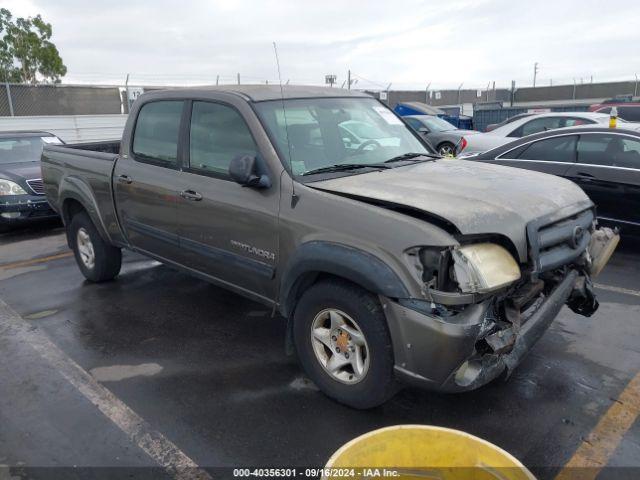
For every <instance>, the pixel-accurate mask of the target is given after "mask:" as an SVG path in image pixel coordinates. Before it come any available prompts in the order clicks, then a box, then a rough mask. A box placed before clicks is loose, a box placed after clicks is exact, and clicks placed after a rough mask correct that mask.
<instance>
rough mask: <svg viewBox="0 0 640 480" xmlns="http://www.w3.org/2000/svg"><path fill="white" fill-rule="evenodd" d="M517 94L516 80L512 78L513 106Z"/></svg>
mask: <svg viewBox="0 0 640 480" xmlns="http://www.w3.org/2000/svg"><path fill="white" fill-rule="evenodd" d="M515 96H516V81H515V80H511V106H512V107H513V102H514V100H515Z"/></svg>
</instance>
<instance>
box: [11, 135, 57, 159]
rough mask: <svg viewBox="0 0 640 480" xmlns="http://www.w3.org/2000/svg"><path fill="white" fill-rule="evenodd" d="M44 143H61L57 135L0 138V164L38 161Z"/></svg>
mask: <svg viewBox="0 0 640 480" xmlns="http://www.w3.org/2000/svg"><path fill="white" fill-rule="evenodd" d="M45 143H61V142H60V140H59V139H58V138H57V137H13V138H0V164H5V163H26V162H38V161H40V156H41V155H42V147H43V145H44V144H45Z"/></svg>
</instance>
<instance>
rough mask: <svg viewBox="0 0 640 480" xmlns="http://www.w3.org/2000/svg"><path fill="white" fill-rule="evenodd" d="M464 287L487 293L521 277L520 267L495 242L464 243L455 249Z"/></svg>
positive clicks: (458, 276) (456, 267)
mask: <svg viewBox="0 0 640 480" xmlns="http://www.w3.org/2000/svg"><path fill="white" fill-rule="evenodd" d="M451 255H452V257H453V260H454V263H453V268H454V273H455V277H456V281H457V282H458V286H459V287H460V290H462V291H463V292H465V293H486V292H491V291H494V290H498V289H500V288H502V287H505V286H507V285H509V284H511V283H513V282H515V281H516V280H519V279H520V267H518V264H517V263H516V261H515V260H514V258H513V257H512V256H511V254H510V253H509V252H508V251H507V250H506V249H505V248H503V247H501V246H500V245H497V244H495V243H476V244H471V245H462V246H460V247H457V248H454V249H453V250H452V252H451Z"/></svg>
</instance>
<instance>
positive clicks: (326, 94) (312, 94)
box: [144, 85, 372, 102]
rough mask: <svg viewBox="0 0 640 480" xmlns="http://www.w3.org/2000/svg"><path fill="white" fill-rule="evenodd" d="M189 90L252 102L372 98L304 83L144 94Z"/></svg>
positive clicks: (204, 88)
mask: <svg viewBox="0 0 640 480" xmlns="http://www.w3.org/2000/svg"><path fill="white" fill-rule="evenodd" d="M176 90H178V91H181V92H189V93H190V94H193V95H195V96H203V97H206V96H207V94H211V93H217V92H223V93H230V94H233V95H237V96H239V97H242V98H244V99H245V100H249V101H252V102H263V101H268V100H280V99H282V98H285V99H300V98H336V97H360V98H372V97H371V95H369V94H368V93H365V92H361V91H357V90H345V89H343V88H330V87H315V86H304V85H282V87H281V86H280V85H221V86H211V87H186V88H179V89H171V90H154V91H152V92H150V93H149V94H145V95H144V96H146V95H153V96H154V97H162V96H164V95H167V96H170V95H172V94H173V93H175V92H176Z"/></svg>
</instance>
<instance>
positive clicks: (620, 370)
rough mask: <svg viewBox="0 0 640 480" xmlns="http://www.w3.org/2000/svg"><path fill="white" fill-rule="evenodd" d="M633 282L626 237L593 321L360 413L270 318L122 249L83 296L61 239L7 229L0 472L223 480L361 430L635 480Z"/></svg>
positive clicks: (639, 447) (322, 450)
mask: <svg viewBox="0 0 640 480" xmlns="http://www.w3.org/2000/svg"><path fill="white" fill-rule="evenodd" d="M639 269H640V248H639V247H638V246H637V245H636V244H634V242H631V241H624V240H623V245H622V247H621V248H620V249H619V251H618V252H617V253H616V254H615V256H614V258H613V259H612V261H611V263H610V264H609V266H608V267H607V269H606V270H605V271H604V273H603V274H602V275H601V276H600V277H599V278H598V279H597V293H598V296H599V299H600V303H601V306H600V310H599V311H598V312H597V313H596V314H595V315H594V316H593V317H591V318H589V319H587V318H584V317H580V316H577V315H575V314H573V313H572V312H571V311H569V310H568V309H566V308H565V309H564V310H563V311H562V313H561V315H560V316H559V318H558V319H557V320H556V321H555V323H554V324H553V326H552V328H551V329H550V330H549V332H547V334H546V335H545V336H544V337H543V339H542V340H541V341H540V342H539V343H538V345H537V346H536V347H535V348H534V350H533V351H532V352H531V354H530V355H529V356H528V357H527V358H526V360H525V361H524V362H523V364H522V365H521V366H520V367H519V368H518V369H517V370H516V372H515V373H514V374H513V376H512V377H511V378H510V379H509V380H508V381H507V382H502V381H498V382H494V383H492V384H490V385H489V386H487V387H485V388H481V389H480V390H477V391H474V392H471V393H464V394H456V395H446V394H434V393H429V392H423V391H419V390H413V389H407V390H404V391H402V392H401V393H399V394H398V395H397V396H396V397H395V398H394V399H393V400H392V401H390V402H389V403H387V404H385V405H384V406H382V407H379V408H376V409H373V410H368V411H357V410H353V409H350V408H347V407H344V406H341V405H339V404H337V403H335V402H333V401H331V400H329V399H328V398H326V397H325V396H324V395H323V394H321V393H320V392H318V391H317V389H316V388H315V387H314V385H313V384H311V383H310V382H309V381H307V380H306V379H305V378H304V376H303V375H302V373H301V370H300V369H299V367H298V366H297V364H296V361H295V358H292V357H288V356H286V354H285V351H284V341H283V338H284V329H285V321H284V320H283V319H282V318H279V317H276V318H271V312H270V311H267V309H265V307H263V306H261V305H259V304H255V303H251V302H249V301H247V300H245V299H243V298H241V297H238V296H236V295H234V294H231V293H229V292H227V291H225V290H222V289H219V288H217V287H215V286H212V285H210V284H208V283H205V282H203V281H200V280H197V279H194V278H192V277H189V276H186V275H184V274H182V273H178V272H176V271H174V270H171V269H170V268H168V267H166V266H162V265H160V264H159V263H157V262H155V261H151V260H148V259H146V258H143V257H141V256H138V255H136V254H131V253H126V254H125V258H124V265H123V269H122V273H121V275H120V276H119V277H118V279H117V280H116V281H113V282H108V283H104V284H90V283H87V282H86V281H85V280H84V278H83V277H82V275H81V273H80V272H79V270H78V268H77V266H76V264H75V261H74V258H73V256H72V255H71V253H70V252H69V250H68V248H67V246H66V242H65V237H64V233H63V230H62V228H61V227H59V226H56V225H46V226H42V227H34V228H30V229H23V230H18V231H15V232H12V233H9V234H5V235H3V236H1V237H0V299H1V300H2V301H3V302H5V303H6V306H3V310H2V315H0V321H1V322H2V324H0V331H3V332H4V333H3V334H2V335H0V378H1V379H2V383H0V412H1V415H2V417H0V425H1V428H0V451H1V452H3V453H2V455H3V458H0V464H6V465H11V466H13V467H12V469H11V472H10V474H11V475H16V476H18V478H21V475H25V476H27V477H29V476H33V477H35V478H37V476H38V472H44V471H46V472H47V474H49V475H51V472H52V470H51V467H58V468H60V467H75V468H74V469H72V470H64V469H63V470H59V471H60V473H61V477H64V478H72V476H73V472H81V471H82V467H91V468H92V469H93V472H94V473H95V470H96V469H97V467H121V468H124V467H127V468H137V467H158V468H159V469H156V470H136V471H138V472H139V473H140V472H142V471H144V472H149V474H150V478H159V477H161V476H162V475H164V474H167V475H170V476H176V475H178V476H179V475H180V474H179V472H180V471H181V470H180V468H181V467H186V468H187V469H188V468H190V467H193V468H194V470H193V472H196V473H198V474H200V473H202V474H204V472H203V471H201V470H199V469H198V468H196V467H200V468H201V469H204V470H206V471H207V472H208V473H209V474H211V475H212V476H214V477H215V476H217V475H216V474H221V473H223V472H227V473H228V474H229V476H231V473H230V471H225V470H217V469H219V468H221V467H232V466H234V467H237V466H247V467H248V466H260V467H266V466H298V467H301V466H322V465H324V464H325V463H326V461H327V459H328V458H329V457H330V455H331V454H332V453H333V452H334V451H335V450H336V449H337V448H339V447H340V446H341V445H342V444H344V443H345V442H347V441H349V440H350V439H352V438H354V437H356V436H358V435H360V434H362V433H365V432H367V431H370V430H373V429H376V428H379V427H383V426H388V425H395V424H413V423H416V424H427V425H439V426H446V427H452V428H456V429H460V430H463V431H466V432H469V433H471V434H474V435H477V436H480V437H482V438H484V439H486V440H488V441H490V442H493V443H495V444H497V445H499V446H500V447H502V448H504V449H506V450H507V451H509V452H510V453H512V454H513V455H515V456H516V457H517V458H519V459H520V460H522V462H523V463H524V464H525V465H526V466H528V467H530V468H531V469H532V471H533V472H534V473H536V475H537V476H538V477H539V478H554V477H555V476H556V475H558V474H559V473H560V472H561V471H562V468H563V466H565V465H567V464H568V465H569V466H592V467H595V468H593V469H592V470H591V471H590V474H593V473H597V471H598V468H599V467H598V465H599V466H604V465H606V466H608V467H620V468H607V469H605V470H603V471H602V472H601V473H600V476H599V477H598V478H637V472H638V470H637V469H630V468H622V467H636V468H637V467H639V466H640V422H638V421H637V413H638V407H639V404H640V400H639V398H640V387H638V385H639V383H640V382H638V378H639V377H638V372H640V348H639V347H638V346H639V345H640V330H639V329H638V321H639V319H640V278H639V276H638V275H637V272H638V271H639ZM1 305H2V304H0V306H1ZM105 387H106V389H105ZM616 406H617V408H615V407H616ZM590 462H591V463H590ZM33 467H37V468H33ZM53 471H56V470H53ZM109 472H111V470H109V469H106V470H105V478H108V476H109ZM176 472H178V474H176ZM0 474H2V469H1V468H0ZM2 478H12V477H10V476H9V477H2ZM589 478H591V477H589Z"/></svg>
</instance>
